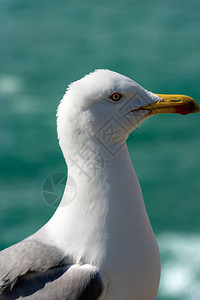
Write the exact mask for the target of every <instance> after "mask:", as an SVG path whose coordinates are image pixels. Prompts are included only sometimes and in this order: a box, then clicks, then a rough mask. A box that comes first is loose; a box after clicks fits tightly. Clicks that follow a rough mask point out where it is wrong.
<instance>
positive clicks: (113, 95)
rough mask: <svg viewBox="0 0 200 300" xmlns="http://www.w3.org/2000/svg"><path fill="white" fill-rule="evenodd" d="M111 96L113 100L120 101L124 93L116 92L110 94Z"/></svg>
mask: <svg viewBox="0 0 200 300" xmlns="http://www.w3.org/2000/svg"><path fill="white" fill-rule="evenodd" d="M109 98H110V99H111V100H113V101H115V102H117V101H119V100H120V99H121V98H122V94H120V93H114V94H112V95H110V97H109Z"/></svg>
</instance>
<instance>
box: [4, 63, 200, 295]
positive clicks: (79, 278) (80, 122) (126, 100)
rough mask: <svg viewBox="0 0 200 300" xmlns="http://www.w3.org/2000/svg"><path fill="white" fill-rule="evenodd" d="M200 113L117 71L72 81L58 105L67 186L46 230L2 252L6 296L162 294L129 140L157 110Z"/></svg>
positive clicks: (184, 98) (188, 100) (191, 105)
mask: <svg viewBox="0 0 200 300" xmlns="http://www.w3.org/2000/svg"><path fill="white" fill-rule="evenodd" d="M199 111H200V109H199V106H198V104H197V102H195V100H194V99H192V98H190V97H188V96H184V95H165V94H154V93H152V92H150V91H147V90H146V89H144V88H143V87H142V86H140V85H139V84H138V83H136V82H135V81H133V80H132V79H130V78H128V77H125V76H123V75H121V74H118V73H116V72H113V71H110V70H104V69H100V70H95V71H94V72H92V73H90V74H88V75H86V76H85V77H83V78H82V79H80V80H78V81H76V82H74V83H72V84H70V85H69V87H68V88H67V91H66V93H65V95H64V97H63V99H62V100H61V102H60V104H59V106H58V111H57V131H58V139H59V144H60V147H61V149H62V152H63V156H64V158H65V161H66V164H67V166H68V180H67V183H66V187H65V191H64V193H63V197H62V199H61V202H60V205H59V206H58V208H57V210H56V211H55V213H54V215H53V216H52V218H51V219H50V220H49V221H48V222H47V223H46V224H45V225H44V226H43V227H42V228H40V229H39V230H38V231H37V232H36V233H34V234H33V235H31V236H29V237H27V238H26V239H24V240H23V241H21V242H19V243H17V244H15V245H12V246H10V247H9V248H7V249H5V250H3V251H2V252H0V300H8V299H9V300H13V299H26V300H61V299H62V300H64V299H65V300H96V299H100V300H155V299H156V295H157V292H158V286H159V280H160V270H161V264H160V255H159V249H158V245H157V241H156V238H155V236H154V233H153V230H152V227H151V224H150V221H149V218H148V215H147V212H146V208H145V204H144V200H143V196H142V192H141V188H140V184H139V182H138V179H137V175H136V173H135V171H134V168H133V165H132V162H131V159H130V156H129V152H128V149H127V146H126V140H127V138H128V136H129V134H130V133H131V132H132V131H133V130H134V129H135V128H137V127H138V126H139V125H140V124H141V123H142V122H143V121H144V120H146V119H147V118H149V117H150V116H152V115H155V114H160V113H179V114H182V115H186V114H189V113H195V112H199ZM72 182H73V191H74V190H75V192H74V193H73V194H72V195H71V198H70V201H69V197H68V196H69V193H68V191H69V189H70V188H72Z"/></svg>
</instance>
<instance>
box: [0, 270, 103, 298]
mask: <svg viewBox="0 0 200 300" xmlns="http://www.w3.org/2000/svg"><path fill="white" fill-rule="evenodd" d="M104 291H105V287H104V284H103V280H102V276H101V275H100V273H99V271H98V270H97V269H96V268H95V267H93V266H91V265H82V266H78V265H72V266H64V267H59V268H55V269H51V270H48V271H47V272H45V273H44V274H41V273H37V274H35V273H32V274H31V273H30V274H27V275H26V276H24V277H21V278H19V280H18V282H17V283H16V285H15V286H14V287H13V289H12V290H11V291H10V290H6V291H5V292H4V293H3V294H2V296H0V300H14V299H20V300H21V299H23V300H97V299H100V297H101V296H102V295H103V294H104ZM101 299H102V298H101Z"/></svg>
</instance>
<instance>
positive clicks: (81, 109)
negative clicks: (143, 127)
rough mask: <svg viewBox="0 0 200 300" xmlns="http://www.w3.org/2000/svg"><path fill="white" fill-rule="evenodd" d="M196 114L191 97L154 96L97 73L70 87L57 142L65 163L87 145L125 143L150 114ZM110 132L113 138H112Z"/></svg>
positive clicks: (59, 118)
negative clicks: (73, 153)
mask: <svg viewBox="0 0 200 300" xmlns="http://www.w3.org/2000/svg"><path fill="white" fill-rule="evenodd" d="M198 111H199V106H198V104H197V103H196V102H195V101H194V100H193V99H192V98H190V97H187V96H182V95H163V94H162V95H157V94H153V93H151V92H149V91H147V90H145V89H144V88H143V87H142V86H140V85H139V84H138V83H136V82H135V81H133V80H131V79H130V78H128V77H125V76H123V75H121V74H118V73H116V72H112V71H109V70H96V71H95V72H93V73H90V74H89V75H86V76H85V77H83V78H82V79H80V80H78V81H76V82H74V83H72V84H70V85H69V87H68V89H67V91H66V94H65V95H64V97H63V99H62V100H61V102H60V105H59V107H58V112H57V129H58V138H59V142H60V146H61V149H62V151H63V154H64V156H65V159H67V156H68V155H70V152H71V151H76V150H77V147H79V148H80V145H82V144H85V143H86V142H87V143H98V142H99V141H100V143H101V144H102V143H106V144H107V145H106V146H107V147H108V146H109V147H112V146H113V145H115V144H116V143H125V141H126V139H127V137H128V135H129V134H130V133H131V132H132V131H133V130H134V129H135V128H136V127H138V126H139V125H140V124H141V123H142V122H143V121H144V120H145V119H147V117H149V116H151V115H153V114H157V113H172V112H175V113H180V114H187V113H192V112H198ZM109 131H110V135H109ZM111 131H114V132H115V135H112V136H111ZM116 133H117V134H116ZM106 134H107V135H106ZM103 135H104V136H103ZM100 136H101V137H100Z"/></svg>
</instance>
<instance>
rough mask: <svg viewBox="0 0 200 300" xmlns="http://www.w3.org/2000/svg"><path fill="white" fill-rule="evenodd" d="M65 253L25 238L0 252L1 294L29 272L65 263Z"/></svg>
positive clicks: (41, 270) (43, 270) (40, 270)
mask: <svg viewBox="0 0 200 300" xmlns="http://www.w3.org/2000/svg"><path fill="white" fill-rule="evenodd" d="M65 260H66V258H65V257H64V254H63V253H62V252H61V251H60V250H59V249H57V248H56V247H53V246H50V245H46V244H43V243H41V242H39V241H34V240H24V241H22V242H20V243H18V244H15V245H13V246H11V247H9V248H7V249H5V250H3V251H1V252H0V295H1V294H2V293H3V291H4V290H5V289H7V288H10V289H12V288H13V286H14V285H15V284H16V282H17V280H18V278H19V277H20V276H23V275H25V274H27V273H28V272H45V271H46V270H48V269H50V268H53V267H57V266H62V265H63V264H65Z"/></svg>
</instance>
